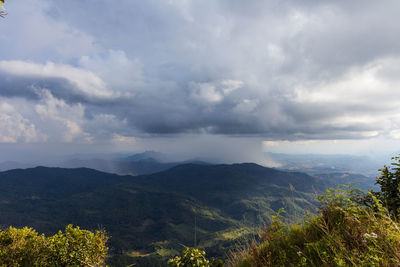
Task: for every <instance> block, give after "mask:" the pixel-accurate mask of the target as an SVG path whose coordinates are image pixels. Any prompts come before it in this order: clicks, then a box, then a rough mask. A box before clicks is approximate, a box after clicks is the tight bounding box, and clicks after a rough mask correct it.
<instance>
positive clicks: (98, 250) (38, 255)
mask: <svg viewBox="0 0 400 267" xmlns="http://www.w3.org/2000/svg"><path fill="white" fill-rule="evenodd" d="M107 239H108V237H107V236H106V234H105V232H104V231H96V232H95V233H93V232H91V231H88V230H82V229H80V228H79V227H73V226H72V225H68V226H67V227H66V228H65V232H64V233H63V232H61V231H59V232H58V233H57V234H56V235H54V236H50V237H45V236H44V235H43V234H41V235H39V234H38V233H37V232H36V231H35V230H34V229H32V228H28V227H24V228H22V229H17V228H14V227H9V228H8V229H6V230H4V231H1V232H0V266H101V265H103V264H104V260H105V257H106V254H107V246H106V242H107Z"/></svg>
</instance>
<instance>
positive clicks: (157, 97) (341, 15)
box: [0, 0, 400, 143]
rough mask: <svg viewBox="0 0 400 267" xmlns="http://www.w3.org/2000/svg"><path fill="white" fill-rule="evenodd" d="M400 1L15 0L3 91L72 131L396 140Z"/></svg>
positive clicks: (67, 137)
mask: <svg viewBox="0 0 400 267" xmlns="http://www.w3.org/2000/svg"><path fill="white" fill-rule="evenodd" d="M25 5H27V6H25ZM399 5H400V4H399V3H398V2H396V1H389V2H387V3H386V4H385V5H380V4H378V3H376V2H374V1H354V2H351V3H350V2H348V1H335V2H333V1H323V2H320V1H284V2H282V1H264V2H263V1H246V3H244V2H241V1H236V0H235V1H227V0H220V1H212V2H207V3H206V2H193V1H184V0H182V1H157V0H151V1H128V0H123V1H119V2H118V4H115V3H111V2H108V1H104V0H102V1H97V2H96V3H94V2H91V1H45V0H35V1H32V2H30V3H29V4H21V3H18V2H15V1H14V2H13V3H12V4H11V3H10V5H9V7H8V10H9V12H10V14H12V13H14V14H18V18H17V17H14V15H12V16H10V17H8V18H7V20H5V21H6V23H2V25H0V32H1V33H2V34H0V38H1V40H2V44H3V43H4V49H3V50H2V51H0V58H1V61H0V84H1V85H0V95H1V96H2V97H3V98H4V99H7V100H8V101H11V100H12V101H14V102H15V105H19V104H22V103H23V104H24V105H26V108H25V109H24V111H21V113H20V115H21V116H22V118H26V119H27V120H28V121H26V123H28V125H30V124H29V123H31V124H32V125H34V126H35V129H36V131H39V130H40V132H41V133H44V134H45V135H46V136H48V140H55V139H56V138H57V137H59V136H62V138H61V139H62V140H63V141H64V142H100V141H101V142H103V141H104V140H108V141H109V142H111V143H112V142H114V141H115V140H125V139H124V138H127V139H126V140H128V141H129V140H130V139H129V138H138V137H139V138H142V137H149V136H151V137H160V136H170V135H175V136H180V134H188V135H191V134H210V135H216V136H219V135H226V136H239V137H244V136H245V137H249V136H251V137H254V138H264V139H263V140H270V141H276V140H314V139H317V140H323V139H326V140H329V139H334V140H336V139H365V138H372V137H376V136H384V137H385V138H395V137H396V136H398V134H397V131H398V129H399V128H400V108H399V106H400V105H399V104H400V103H399V101H398V99H400V98H399V97H400V95H399V93H398V90H395V88H398V87H399V85H400V84H399V79H398V73H399V72H400V69H399V68H398V66H399V63H400V46H399V45H398V44H399V42H400V39H399V37H398V36H400V30H399V28H398V27H396V21H397V17H398V15H397V13H396V10H398V8H399ZM116 14H117V15H116ZM15 16H16V15H15ZM29 22H31V23H29ZM26 27H28V28H26ZM26 29H28V30H26ZM27 31H29V32H27ZM371 32H373V33H374V35H373V36H372V35H371ZM3 41H4V42H3ZM17 109H18V108H17ZM3 120H4V121H6V120H7V119H6V118H5V117H4V119H3ZM46 120H49V123H48V124H46V123H45V121H46ZM28 128H29V127H28ZM61 131H65V134H60V133H61ZM4 136H7V134H5V135H4ZM21 136H23V135H21ZM20 138H22V137H20ZM22 139H24V138H22ZM132 140H134V139H132Z"/></svg>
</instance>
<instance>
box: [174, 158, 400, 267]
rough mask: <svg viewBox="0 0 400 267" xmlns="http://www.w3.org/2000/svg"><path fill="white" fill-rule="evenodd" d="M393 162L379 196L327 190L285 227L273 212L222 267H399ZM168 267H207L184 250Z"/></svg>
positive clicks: (399, 166) (398, 166)
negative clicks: (313, 209) (314, 210)
mask: <svg viewBox="0 0 400 267" xmlns="http://www.w3.org/2000/svg"><path fill="white" fill-rule="evenodd" d="M394 160H395V162H394V163H392V167H387V166H385V167H384V168H383V169H381V175H380V176H379V177H377V184H378V185H379V186H380V189H381V190H380V192H373V191H372V190H371V191H369V192H363V191H361V190H358V189H354V188H352V187H348V186H347V187H346V186H343V187H342V188H340V189H330V190H327V191H326V193H325V194H324V195H322V196H320V197H319V198H318V200H319V202H320V208H319V212H318V214H317V215H308V216H306V217H305V219H304V221H303V223H302V224H296V225H294V224H292V225H288V224H285V223H284V218H283V217H282V216H281V214H280V212H278V214H277V215H276V216H275V217H274V219H273V221H272V223H271V225H270V226H268V227H267V228H266V230H265V231H264V232H263V233H262V234H260V240H258V241H256V240H254V242H253V244H252V245H250V246H249V247H248V248H247V249H241V248H239V249H237V250H236V251H234V252H233V253H231V257H230V259H229V260H228V262H227V263H226V264H225V266H236V267H255V266H260V267H261V266H400V224H399V216H398V215H399V210H400V205H399V204H400V186H399V185H400V158H397V157H396V158H394ZM185 252H186V253H185ZM188 253H189V257H187V254H188ZM185 256H186V258H185ZM182 259H185V260H186V261H185V263H184V264H182V262H183V260H182ZM199 261H200V262H205V263H204V264H203V265H198V262H199ZM169 264H170V266H211V265H210V264H209V261H208V260H207V259H206V258H205V255H204V253H203V254H201V251H197V250H189V249H186V250H185V251H184V253H182V256H181V257H177V258H175V259H171V260H170V261H169Z"/></svg>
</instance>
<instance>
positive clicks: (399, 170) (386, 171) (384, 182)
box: [376, 157, 400, 218]
mask: <svg viewBox="0 0 400 267" xmlns="http://www.w3.org/2000/svg"><path fill="white" fill-rule="evenodd" d="M392 160H394V162H393V163H391V165H392V167H388V166H384V167H383V168H382V169H380V172H381V175H380V176H379V177H377V178H376V183H377V184H378V185H379V186H380V188H381V190H380V192H377V193H376V195H377V196H378V198H379V199H380V200H381V201H382V202H383V204H384V205H385V206H386V207H387V209H388V210H389V212H390V213H391V214H393V215H394V217H395V218H397V217H398V215H399V209H400V157H393V158H392Z"/></svg>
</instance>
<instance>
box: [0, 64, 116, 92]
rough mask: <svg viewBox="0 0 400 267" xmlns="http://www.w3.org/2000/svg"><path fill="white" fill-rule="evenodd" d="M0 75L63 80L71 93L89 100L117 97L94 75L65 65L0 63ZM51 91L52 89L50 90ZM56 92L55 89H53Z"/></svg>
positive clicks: (33, 79)
mask: <svg viewBox="0 0 400 267" xmlns="http://www.w3.org/2000/svg"><path fill="white" fill-rule="evenodd" d="M0 73H1V74H2V75H3V76H14V77H15V78H17V79H18V77H22V78H23V79H29V78H30V79H31V80H32V81H33V82H32V85H34V81H35V80H57V79H58V80H65V81H67V82H68V83H69V84H70V85H69V88H68V89H70V90H71V91H72V93H75V94H81V95H84V96H86V97H88V98H89V99H93V98H94V99H96V98H97V99H109V98H115V97H118V95H117V94H116V93H114V92H113V91H111V90H109V89H107V87H106V85H105V83H104V82H103V81H102V80H101V79H100V78H99V77H98V76H97V75H95V74H94V73H92V72H90V71H86V70H83V69H79V68H74V67H72V66H69V65H65V64H55V63H53V62H47V63H46V64H36V63H31V62H25V61H0ZM51 89H53V88H51ZM54 89H55V90H57V88H54Z"/></svg>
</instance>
